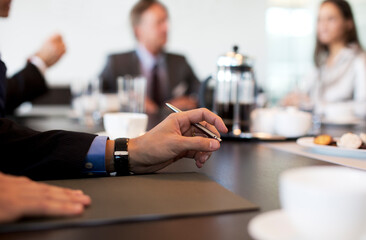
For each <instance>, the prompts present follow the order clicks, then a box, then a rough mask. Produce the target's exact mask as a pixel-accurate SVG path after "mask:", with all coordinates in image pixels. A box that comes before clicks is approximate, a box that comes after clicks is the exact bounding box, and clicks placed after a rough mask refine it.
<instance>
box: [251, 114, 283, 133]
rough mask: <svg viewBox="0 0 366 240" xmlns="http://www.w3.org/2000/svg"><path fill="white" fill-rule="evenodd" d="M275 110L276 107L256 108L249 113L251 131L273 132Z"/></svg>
mask: <svg viewBox="0 0 366 240" xmlns="http://www.w3.org/2000/svg"><path fill="white" fill-rule="evenodd" d="M277 112H278V109H277V108H257V109H255V110H253V111H252V113H251V115H250V118H251V124H252V129H251V131H252V132H263V133H270V134H274V131H275V118H276V114H277Z"/></svg>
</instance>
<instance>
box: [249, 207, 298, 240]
mask: <svg viewBox="0 0 366 240" xmlns="http://www.w3.org/2000/svg"><path fill="white" fill-rule="evenodd" d="M248 231H249V234H250V235H251V236H252V237H253V238H254V239H256V240H302V238H301V237H300V236H299V234H298V233H297V232H296V230H295V229H294V227H293V226H292V224H291V222H290V220H289V219H288V217H287V215H286V214H285V212H284V211H282V210H274V211H270V212H266V213H262V214H259V215H258V216H256V217H255V218H253V219H252V220H251V221H250V222H249V225H248Z"/></svg>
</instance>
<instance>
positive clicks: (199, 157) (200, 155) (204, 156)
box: [194, 152, 212, 168]
mask: <svg viewBox="0 0 366 240" xmlns="http://www.w3.org/2000/svg"><path fill="white" fill-rule="evenodd" d="M211 154H212V153H211V152H197V153H196V155H195V156H194V159H195V160H196V166H197V167H198V168H202V167H203V165H204V164H205V163H206V161H207V160H208V159H209V158H210V157H211Z"/></svg>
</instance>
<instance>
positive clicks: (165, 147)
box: [128, 108, 227, 173]
mask: <svg viewBox="0 0 366 240" xmlns="http://www.w3.org/2000/svg"><path fill="white" fill-rule="evenodd" d="M198 122H201V124H203V125H204V126H206V127H207V128H208V129H210V130H211V131H212V132H214V133H215V134H216V135H218V136H220V134H219V132H218V131H217V130H219V131H220V132H224V133H225V132H227V128H226V126H225V124H224V122H223V121H222V119H221V118H220V117H219V116H217V115H215V114H214V113H212V112H210V111H209V110H207V109H203V108H202V109H195V110H191V111H187V112H181V113H173V114H171V115H169V116H168V117H167V118H166V119H165V120H164V121H162V122H161V123H160V124H159V125H157V126H156V127H155V128H153V129H152V130H150V131H149V132H147V133H146V134H144V135H143V136H141V137H138V138H134V139H131V140H130V142H129V146H128V151H129V157H130V170H131V171H132V172H134V173H147V172H155V171H158V170H160V169H162V168H164V167H166V166H167V165H169V164H171V163H172V162H174V161H176V160H178V159H181V158H184V157H187V158H193V159H195V161H196V165H197V167H202V166H203V164H204V163H205V162H206V161H207V159H208V158H209V157H210V156H211V153H212V152H214V151H216V150H218V149H219V148H220V143H219V142H218V141H217V140H215V139H212V138H207V137H203V136H200V135H201V134H199V133H200V131H199V130H198V129H196V128H195V127H193V126H192V123H198ZM197 135H198V136H197Z"/></svg>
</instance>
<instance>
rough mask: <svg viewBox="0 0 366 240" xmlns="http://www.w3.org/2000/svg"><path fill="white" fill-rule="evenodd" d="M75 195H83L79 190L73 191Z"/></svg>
mask: <svg viewBox="0 0 366 240" xmlns="http://www.w3.org/2000/svg"><path fill="white" fill-rule="evenodd" d="M74 194H75V195H84V193H83V191H81V190H74Z"/></svg>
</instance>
